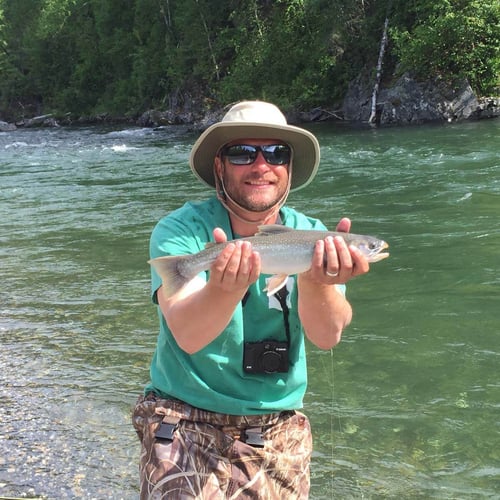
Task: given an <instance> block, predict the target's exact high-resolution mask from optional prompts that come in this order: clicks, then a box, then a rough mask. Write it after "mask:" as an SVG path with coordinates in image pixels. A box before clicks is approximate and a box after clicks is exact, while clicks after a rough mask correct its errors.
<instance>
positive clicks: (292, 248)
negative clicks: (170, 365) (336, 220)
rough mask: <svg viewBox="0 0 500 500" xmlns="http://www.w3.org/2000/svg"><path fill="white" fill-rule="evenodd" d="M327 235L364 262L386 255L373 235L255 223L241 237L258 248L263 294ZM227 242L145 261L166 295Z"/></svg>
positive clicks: (301, 266) (206, 265) (305, 264)
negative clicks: (253, 229) (266, 278)
mask: <svg viewBox="0 0 500 500" xmlns="http://www.w3.org/2000/svg"><path fill="white" fill-rule="evenodd" d="M328 236H332V237H335V236H341V237H342V238H344V240H345V241H346V243H347V244H348V245H354V246H355V247H357V248H358V249H359V250H361V252H363V254H364V255H365V257H366V259H367V260H368V262H378V261H380V260H382V259H385V258H387V257H389V253H387V252H382V250H385V249H386V248H388V247H389V245H388V244H387V243H386V242H385V241H384V240H381V239H378V238H376V237H374V236H365V235H360V234H353V233H343V232H336V231H320V230H314V229H293V228H290V227H287V226H282V225H277V224H269V225H264V226H259V227H258V232H257V233H256V234H255V235H254V236H250V237H248V238H242V240H241V241H248V242H250V243H251V244H252V249H253V250H254V251H257V252H259V254H260V258H261V272H262V274H268V275H271V278H270V279H269V281H268V283H267V286H266V288H265V290H264V291H266V292H267V295H273V294H274V293H276V292H277V291H279V290H280V289H281V288H283V287H284V286H285V284H286V281H287V279H288V276H290V275H294V274H299V273H303V272H304V271H307V270H308V269H309V268H310V267H311V261H312V256H313V252H314V246H315V243H316V241H318V240H323V239H325V238H326V237H328ZM233 241H234V240H233ZM229 243H231V241H227V242H225V243H207V244H206V246H205V249H204V250H201V251H200V252H198V253H195V254H188V255H173V256H162V257H156V258H154V259H151V260H149V261H148V263H149V264H150V265H151V266H153V267H154V269H155V270H156V272H157V273H158V274H159V275H160V277H161V280H162V283H163V287H164V291H165V294H166V296H167V297H170V296H172V295H174V294H175V293H177V292H178V291H179V290H180V289H182V287H183V286H184V285H186V284H187V283H188V282H189V281H191V280H192V279H193V278H194V277H195V276H196V275H197V274H199V273H201V272H202V271H207V270H209V269H210V266H211V265H212V263H213V262H214V260H215V259H216V258H217V256H218V255H219V254H220V252H221V251H222V249H223V248H225V246H226V245H228V244H229ZM325 266H326V262H325Z"/></svg>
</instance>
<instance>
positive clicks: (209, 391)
mask: <svg viewBox="0 0 500 500" xmlns="http://www.w3.org/2000/svg"><path fill="white" fill-rule="evenodd" d="M280 215H281V221H282V223H283V224H284V225H285V226H289V227H293V228H295V229H320V230H323V229H326V228H325V226H324V225H323V224H322V223H321V222H320V221H319V220H317V219H313V218H309V217H306V216H305V215H303V214H301V213H299V212H297V211H296V210H293V209H291V208H287V207H283V208H282V209H281V211H280ZM215 227H221V228H222V229H223V230H224V231H225V232H226V234H227V235H228V238H229V239H231V235H232V231H231V225H230V221H229V217H228V214H227V211H226V210H225V209H224V207H222V205H221V204H220V202H219V201H218V200H217V199H216V198H215V197H214V198H211V199H209V200H205V201H200V202H189V203H186V204H185V205H184V206H183V207H181V208H179V209H177V210H175V211H174V212H172V213H170V214H169V215H167V216H166V217H164V218H163V219H162V220H160V221H159V223H158V224H157V226H156V227H155V229H154V230H153V233H152V235H151V242H150V255H151V258H155V257H159V256H162V255H183V254H193V253H196V252H199V251H200V250H203V249H204V248H205V244H206V243H207V242H209V241H213V235H212V232H213V229H214V228H215ZM203 275H204V276H205V279H208V272H205V273H203ZM266 278H269V276H266V275H261V276H260V278H259V280H257V282H256V283H254V284H253V285H252V286H251V287H250V288H249V294H247V299H246V300H245V304H244V305H242V304H241V303H240V304H239V305H238V307H237V308H236V310H235V312H234V314H233V317H232V319H231V321H230V323H229V325H228V326H227V327H226V329H225V330H224V331H223V332H222V333H221V334H220V335H219V336H218V337H217V338H216V339H214V340H213V341H212V342H211V343H210V344H209V345H207V346H205V347H204V348H203V349H201V350H200V351H198V352H196V353H194V354H188V353H186V352H184V351H183V350H182V349H180V348H179V346H178V345H177V343H176V341H175V339H174V337H173V335H172V333H171V332H170V330H169V328H168V326H167V323H166V321H165V319H164V318H163V315H162V313H161V311H160V309H159V308H158V316H159V322H160V332H159V336H158V342H157V347H156V350H155V352H154V355H153V359H152V362H151V370H150V374H151V382H150V383H149V384H148V385H147V386H146V389H145V391H146V393H147V392H150V391H154V392H155V393H156V394H158V395H160V396H162V397H173V398H176V399H180V400H182V401H185V402H186V403H189V404H190V405H192V406H196V407H198V408H203V409H205V410H210V411H215V412H220V413H228V414H234V415H253V414H261V413H271V412H276V411H283V410H291V409H297V408H301V407H302V400H303V397H304V393H305V390H306V385H307V367H306V355H305V346H304V334H303V330H302V326H301V324H300V321H299V317H298V312H297V288H296V276H292V277H290V278H289V280H288V283H287V288H288V291H289V294H288V296H287V305H288V308H289V325H290V347H289V371H288V372H287V373H272V374H250V373H246V372H245V371H244V370H243V344H244V342H258V341H261V340H265V339H273V340H276V341H283V342H286V332H285V327H284V319H283V312H282V310H281V305H280V303H279V302H278V300H277V299H276V298H275V297H274V296H272V297H268V296H267V295H266V293H265V292H264V288H265V286H266V281H265V280H266ZM151 284H152V294H153V301H154V302H155V303H156V291H157V290H158V288H159V287H160V285H161V278H160V277H159V276H158V274H157V273H156V271H155V270H154V269H153V268H152V283H151ZM186 321H189V318H186Z"/></svg>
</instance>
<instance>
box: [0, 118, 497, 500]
mask: <svg viewBox="0 0 500 500" xmlns="http://www.w3.org/2000/svg"><path fill="white" fill-rule="evenodd" d="M309 128H310V130H312V131H313V132H314V133H315V134H317V136H318V138H319V140H320V144H321V153H322V162H321V168H320V171H319V173H318V175H317V177H316V179H315V181H314V182H313V183H312V184H310V185H309V186H308V187H307V188H305V189H303V190H301V191H298V192H296V193H292V195H291V196H290V198H289V205H291V206H293V207H295V208H297V209H299V210H301V211H305V212H306V213H308V214H310V215H312V216H316V217H319V218H320V219H322V220H323V221H324V222H325V223H326V224H327V226H328V227H331V228H334V226H335V224H336V222H337V221H338V220H339V219H340V218H341V217H342V216H348V217H350V218H351V219H352V221H353V227H352V230H353V232H357V233H365V234H373V235H376V236H379V237H381V238H383V239H384V240H386V241H388V242H389V244H390V249H389V250H390V252H391V256H390V258H389V259H386V260H384V261H382V262H379V263H376V264H373V265H372V267H371V271H370V273H369V274H368V275H366V276H362V277H360V278H357V279H356V280H354V281H352V282H350V283H349V285H348V289H347V296H348V298H349V300H350V301H351V303H352V305H353V308H354V319H353V322H352V324H351V326H350V327H349V328H348V329H347V330H346V331H345V332H344V336H343V340H342V342H341V343H340V344H339V345H338V346H337V347H336V348H335V349H333V350H331V351H320V350H318V349H316V348H314V347H313V346H311V345H309V346H308V356H309V388H308V392H307V395H306V398H305V408H304V411H305V412H306V413H307V414H308V415H309V417H310V419H311V424H312V427H313V435H314V445H315V452H314V456H313V462H312V472H311V481H312V489H311V498H312V499H358V498H359V499H387V498H389V499H400V498H409V499H410V498H411V499H428V498H439V499H482V498H484V499H486V498H488V499H493V498H500V493H499V492H500V419H499V414H500V370H499V364H500V315H499V312H498V311H499V306H500V300H499V298H500V293H499V292H500V278H499V264H498V262H499V258H498V256H499V248H500V147H499V146H500V140H499V139H500V120H491V121H481V122H468V123H462V124H447V125H440V126H420V127H409V128H385V129H363V130H360V129H357V130H354V129H351V128H347V127H338V126H329V125H324V124H323V125H311V126H310V127H309ZM195 138H196V137H195V136H194V135H192V134H190V133H189V132H187V131H186V130H185V129H183V128H180V127H172V128H163V129H160V130H152V129H140V128H126V129H103V128H60V129H43V130H17V131H13V132H6V133H0V276H1V285H0V343H1V345H0V347H1V349H0V401H1V403H0V497H2V496H4V497H13V496H17V497H21V496H24V497H42V498H47V499H64V498H88V499H93V498H95V499H104V498H106V499H108V498H109V499H135V498H138V473H137V464H138V455H139V443H138V440H137V438H136V436H135V434H134V431H133V429H132V427H131V424H130V411H131V408H132V406H133V403H134V401H135V399H136V398H137V396H138V394H139V393H140V392H141V391H142V387H143V386H144V384H145V383H146V382H147V380H148V367H149V361H150V358H151V355H152V351H153V349H154V345H155V340H156V334H157V324H156V312H155V309H154V307H153V306H152V304H151V303H150V299H149V269H148V265H147V263H146V261H147V258H148V239H149V234H150V232H151V230H152V228H153V226H154V225H155V223H156V221H157V220H158V219H159V218H160V217H162V216H163V215H164V214H166V213H167V212H169V211H170V210H172V209H174V208H176V207H178V206H179V205H181V204H182V203H184V201H185V200H187V199H191V198H203V197H206V196H207V194H208V193H207V191H206V189H205V188H204V187H203V186H202V185H201V184H199V183H197V181H196V180H195V179H194V177H193V175H192V174H191V173H190V171H189V168H188V166H187V160H188V155H189V151H190V147H191V145H192V144H193V142H194V140H195Z"/></svg>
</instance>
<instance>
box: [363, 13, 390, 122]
mask: <svg viewBox="0 0 500 500" xmlns="http://www.w3.org/2000/svg"><path fill="white" fill-rule="evenodd" d="M388 26H389V16H387V17H386V18H385V23H384V31H383V33H382V40H381V41H380V51H379V53H378V62H377V76H376V78H375V85H374V87H373V93H372V111H371V114H370V118H368V123H370V124H373V123H376V120H377V97H378V91H379V87H380V79H381V78H382V66H383V63H384V54H385V48H386V46H387V39H388V37H387V28H388Z"/></svg>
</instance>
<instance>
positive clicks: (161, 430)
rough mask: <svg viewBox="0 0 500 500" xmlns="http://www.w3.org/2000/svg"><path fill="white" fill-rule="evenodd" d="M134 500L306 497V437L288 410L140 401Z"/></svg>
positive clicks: (298, 417)
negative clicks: (246, 412) (256, 411)
mask: <svg viewBox="0 0 500 500" xmlns="http://www.w3.org/2000/svg"><path fill="white" fill-rule="evenodd" d="M133 424H134V427H135V429H136V431H137V434H138V435H139V438H140V440H141V443H142V446H141V456H140V466H139V467H140V478H141V500H146V499H151V500H153V499H168V500H179V499H181V500H184V499H200V500H201V499H203V500H205V499H213V500H217V499H250V498H251V499H259V500H278V499H279V500H281V499H283V498H286V499H287V500H293V499H307V498H308V492H309V462H310V457H311V450H312V438H311V431H310V427H309V421H308V419H307V417H306V416H305V415H303V414H302V413H300V412H296V411H285V412H281V413H273V414H268V415H252V416H237V415H226V414H221V413H213V412H209V411H204V410H200V409H198V408H194V407H192V406H190V405H188V404H186V403H183V402H181V401H176V400H167V399H161V398H159V397H157V396H155V395H153V394H149V395H148V396H146V397H140V398H139V400H138V401H137V404H136V406H135V409H134V412H133Z"/></svg>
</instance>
